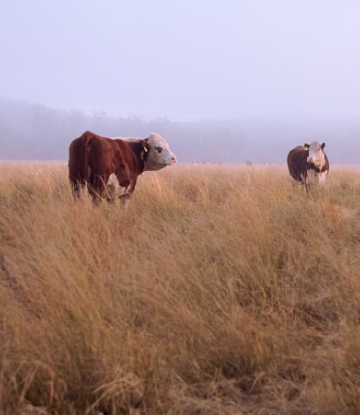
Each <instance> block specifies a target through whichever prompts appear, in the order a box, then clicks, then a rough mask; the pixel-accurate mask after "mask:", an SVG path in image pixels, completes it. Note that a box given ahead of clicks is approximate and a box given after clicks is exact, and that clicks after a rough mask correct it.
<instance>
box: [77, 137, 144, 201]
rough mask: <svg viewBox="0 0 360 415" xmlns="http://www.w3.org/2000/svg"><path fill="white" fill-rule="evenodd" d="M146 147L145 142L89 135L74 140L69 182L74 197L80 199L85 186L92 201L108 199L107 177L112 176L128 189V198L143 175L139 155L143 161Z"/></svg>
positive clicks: (142, 166) (142, 163) (142, 165)
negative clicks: (82, 188) (93, 198)
mask: <svg viewBox="0 0 360 415" xmlns="http://www.w3.org/2000/svg"><path fill="white" fill-rule="evenodd" d="M146 145H147V142H146V140H139V141H138V142H132V141H126V140H121V139H110V138H106V137H101V136H99V135H96V134H94V133H91V132H90V131H86V132H85V133H84V134H83V135H82V136H81V137H79V138H76V139H75V140H74V141H73V142H72V143H71V144H70V148H69V178H70V182H71V184H72V187H73V190H74V193H75V195H79V193H80V188H81V187H82V186H85V185H86V183H87V184H88V190H89V192H90V193H91V194H92V195H93V196H94V197H99V198H103V197H106V198H111V196H110V194H109V192H108V188H107V182H108V180H109V177H110V175H111V174H112V173H115V175H116V177H117V180H118V182H119V184H120V186H122V187H128V186H129V185H130V189H129V192H128V194H127V195H126V196H127V197H128V196H130V195H131V194H132V193H133V191H134V189H135V185H136V181H137V178H138V176H139V175H140V174H141V173H142V172H143V171H144V162H143V160H142V158H141V153H142V152H143V154H144V158H146V155H147V153H146V152H144V147H146ZM89 169H90V175H89ZM124 196H125V195H124Z"/></svg>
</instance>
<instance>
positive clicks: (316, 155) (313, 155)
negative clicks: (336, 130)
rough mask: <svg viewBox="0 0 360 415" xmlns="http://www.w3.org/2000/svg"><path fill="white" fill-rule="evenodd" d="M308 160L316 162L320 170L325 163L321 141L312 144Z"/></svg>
mask: <svg viewBox="0 0 360 415" xmlns="http://www.w3.org/2000/svg"><path fill="white" fill-rule="evenodd" d="M307 162H308V163H312V164H314V165H315V166H316V167H317V168H318V169H320V170H321V169H322V167H323V166H324V165H325V154H324V151H323V149H322V148H321V144H320V142H319V141H314V142H313V143H311V144H310V147H309V156H308V158H307Z"/></svg>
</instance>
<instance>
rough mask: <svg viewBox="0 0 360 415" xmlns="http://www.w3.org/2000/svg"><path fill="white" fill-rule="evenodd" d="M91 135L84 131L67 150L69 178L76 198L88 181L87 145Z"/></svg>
mask: <svg viewBox="0 0 360 415" xmlns="http://www.w3.org/2000/svg"><path fill="white" fill-rule="evenodd" d="M90 138H91V133H90V132H89V131H86V132H85V133H84V134H83V135H82V136H80V137H79V138H76V139H75V140H74V141H73V142H72V143H71V145H70V148H69V178H70V183H71V185H72V188H73V191H74V193H75V195H76V196H79V195H80V191H81V189H84V188H85V186H86V183H87V179H88V144H89V141H90Z"/></svg>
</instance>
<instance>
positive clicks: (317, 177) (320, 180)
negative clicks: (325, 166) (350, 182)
mask: <svg viewBox="0 0 360 415" xmlns="http://www.w3.org/2000/svg"><path fill="white" fill-rule="evenodd" d="M307 173H308V176H307V178H306V183H307V184H309V183H316V184H324V183H325V179H326V175H327V173H328V171H327V170H325V171H324V172H322V173H317V172H316V171H315V170H308V172H307Z"/></svg>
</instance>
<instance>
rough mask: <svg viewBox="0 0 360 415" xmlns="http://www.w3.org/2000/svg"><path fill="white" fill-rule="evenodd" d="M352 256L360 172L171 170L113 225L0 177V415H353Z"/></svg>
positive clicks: (357, 341) (357, 282)
mask: <svg viewBox="0 0 360 415" xmlns="http://www.w3.org/2000/svg"><path fill="white" fill-rule="evenodd" d="M359 242H360V170H359V169H341V168H337V169H336V168H332V170H331V172H330V175H329V177H328V181H327V183H326V185H325V187H323V188H321V189H319V188H315V187H314V188H312V189H311V191H310V193H309V194H306V192H305V191H304V189H303V188H301V187H300V186H296V187H294V188H293V187H292V185H291V183H290V179H289V177H288V173H287V170H286V168H285V169H281V168H279V167H272V168H269V167H267V168H261V167H257V168H254V169H251V168H250V169H249V168H242V167H220V166H213V167H210V166H176V167H171V168H166V169H164V170H163V171H160V172H158V173H145V174H143V175H142V176H141V177H140V180H139V182H138V185H137V188H136V191H135V194H134V197H133V199H132V201H131V203H130V207H129V208H128V209H127V210H123V209H121V208H120V206H113V207H112V206H108V205H107V204H106V202H104V203H102V204H101V205H99V206H95V207H94V206H93V205H92V203H91V202H90V201H89V200H86V201H83V202H77V203H75V202H74V201H73V199H72V196H71V192H70V186H69V183H68V178H67V166H66V165H65V164H60V163H59V164H31V163H25V164H20V163H17V164H16V163H2V164H1V165H0V344H1V348H0V362H1V363H0V413H1V414H6V415H9V414H16V413H19V414H28V415H30V414H39V415H40V414H70V415H71V414H72V415H74V414H88V415H90V414H96V413H99V412H102V413H103V414H125V413H133V414H136V413H137V414H169V415H170V414H172V415H175V414H220V413H221V414H315V413H316V414H318V415H320V414H355V413H359V412H360V330H359V324H360V244H359Z"/></svg>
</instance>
